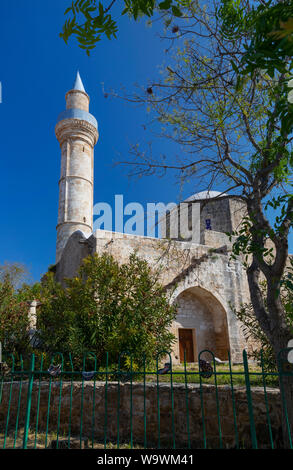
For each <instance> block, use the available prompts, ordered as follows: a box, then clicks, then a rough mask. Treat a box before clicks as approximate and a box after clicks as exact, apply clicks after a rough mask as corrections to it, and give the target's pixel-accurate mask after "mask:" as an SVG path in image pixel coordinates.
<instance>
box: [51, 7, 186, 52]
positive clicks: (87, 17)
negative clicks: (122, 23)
mask: <svg viewBox="0 0 293 470" xmlns="http://www.w3.org/2000/svg"><path fill="white" fill-rule="evenodd" d="M103 3H105V2H100V1H96V0H74V1H73V2H72V4H71V6H69V7H68V8H67V9H66V11H65V15H69V18H68V19H67V20H66V21H65V23H64V26H63V31H62V33H60V36H61V37H62V38H63V39H64V41H65V42H66V43H67V41H68V39H69V37H70V36H72V35H73V36H75V37H76V38H77V40H78V43H79V47H81V48H82V49H85V51H86V52H87V54H88V55H89V54H90V51H91V50H92V49H94V48H95V46H96V44H97V42H99V41H100V40H101V37H102V35H104V34H105V35H106V37H107V38H108V39H111V38H112V37H114V38H116V33H117V31H118V27H117V21H116V20H114V19H113V17H112V15H111V13H110V11H111V10H112V11H113V7H114V6H115V5H117V3H118V2H117V1H116V0H112V1H110V0H109V2H107V6H105V5H103ZM121 3H124V6H123V5H122V7H121V6H120V4H121ZM189 3H191V0H163V1H161V2H159V3H158V2H156V1H155V0H124V2H120V4H119V13H120V15H125V14H128V15H129V16H130V17H132V18H134V19H135V20H137V19H138V18H140V17H141V16H147V17H151V16H153V15H154V12H155V10H157V11H159V12H161V13H163V12H170V13H171V15H172V16H175V17H180V16H181V15H182V12H181V5H186V4H189ZM117 10H118V8H117ZM119 13H118V15H119Z"/></svg>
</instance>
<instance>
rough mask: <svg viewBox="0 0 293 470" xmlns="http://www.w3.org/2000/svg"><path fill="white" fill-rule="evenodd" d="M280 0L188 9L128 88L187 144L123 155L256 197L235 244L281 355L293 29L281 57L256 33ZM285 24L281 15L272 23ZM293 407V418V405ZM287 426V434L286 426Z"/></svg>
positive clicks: (292, 388)
mask: <svg viewBox="0 0 293 470" xmlns="http://www.w3.org/2000/svg"><path fill="white" fill-rule="evenodd" d="M276 3H279V2H263V1H260V2H255V1H243V2H242V1H241V2H240V1H235V2H228V1H227V2H215V3H214V2H213V3H209V4H208V5H207V4H205V2H204V1H197V2H193V4H192V5H191V6H188V7H186V8H184V9H183V18H182V20H181V24H180V27H179V31H178V35H177V37H178V38H179V39H180V38H182V37H184V39H185V41H184V45H183V46H182V45H181V48H180V49H178V50H177V53H176V55H175V57H173V58H171V59H170V62H169V65H168V66H167V67H166V68H165V69H164V70H163V79H162V80H161V81H158V80H156V82H155V83H152V84H150V85H149V87H148V88H147V90H145V89H144V90H143V91H142V92H141V91H139V92H138V93H137V94H136V95H135V96H133V95H132V96H131V97H128V96H126V98H128V99H131V100H133V101H136V102H137V103H141V104H143V105H145V104H147V105H148V107H149V108H150V109H151V111H152V113H153V115H154V117H155V118H156V121H155V120H154V119H153V120H152V121H151V122H154V121H155V122H157V123H159V124H161V129H162V132H161V136H162V137H167V138H169V139H171V140H172V141H173V142H174V143H176V144H179V146H180V156H176V158H173V157H172V155H161V156H160V157H157V158H155V156H154V155H155V151H154V149H151V152H148V151H147V150H145V149H141V145H140V144H136V145H133V146H132V149H131V153H132V156H133V159H132V160H128V161H125V162H123V163H125V164H127V165H132V166H133V167H134V168H135V170H134V172H135V174H137V173H139V174H141V175H143V174H145V175H148V174H154V173H155V172H161V173H162V172H167V171H174V170H175V171H178V174H179V175H180V181H181V182H184V181H189V182H190V181H191V180H192V178H194V180H195V181H196V187H198V186H199V185H202V186H203V185H204V186H205V187H208V188H213V187H215V185H217V187H218V186H219V185H220V186H221V187H222V188H223V192H226V193H230V194H232V195H234V196H237V197H238V198H239V200H242V201H243V203H245V204H246V206H247V217H246V218H245V219H244V220H243V223H242V225H241V226H240V227H239V229H238V230H237V231H236V232H234V233H233V234H231V236H234V237H236V242H235V243H234V248H233V252H234V256H237V257H238V256H242V257H243V261H244V266H245V268H246V271H247V279H248V285H249V291H250V296H251V301H252V306H253V311H254V315H255V317H256V319H257V321H258V323H259V325H260V328H261V330H262V331H263V333H264V334H265V336H266V337H267V338H268V340H269V342H270V344H271V346H272V348H273V350H274V354H275V357H276V356H277V355H278V353H279V351H280V350H281V349H283V348H286V347H287V344H288V341H289V340H290V339H291V338H292V327H291V325H288V322H287V316H286V311H285V309H284V305H283V303H282V300H281V296H280V290H281V284H282V278H283V276H284V273H285V270H286V264H287V262H288V235H289V231H290V229H291V227H292V219H293V195H292V192H291V182H292V163H293V153H292V139H293V137H292V131H293V105H292V104H291V103H289V102H288V91H289V88H288V81H289V80H290V78H291V77H292V75H293V73H292V68H293V61H292V55H291V56H290V57H289V58H287V60H285V61H284V55H285V52H286V51H287V52H288V48H287V46H288V41H289V43H290V36H288V37H287V36H286V43H285V41H284V38H283V39H281V42H282V41H283V42H282V47H283V48H285V49H286V50H285V49H284V51H285V52H284V53H282V54H283V55H282V54H281V55H280V57H279V58H278V54H277V51H278V50H279V49H280V48H281V46H280V39H272V38H274V37H275V36H269V38H270V39H269V41H271V42H272V44H273V46H275V49H274V51H275V52H274V54H273V55H272V57H271V58H270V52H269V53H268V59H267V62H266V56H265V55H264V54H265V52H264V51H265V47H264V50H263V55H258V49H257V47H259V48H260V47H261V43H260V42H259V41H258V40H257V39H255V38H254V37H253V32H254V31H255V33H256V34H257V33H258V31H259V25H260V24H262V20H261V19H260V18H259V17H258V13H257V12H256V13H253V14H252V11H254V10H253V8H255V7H256V6H257V5H262V6H263V7H264V8H263V11H264V12H267V13H268V15H269V13H270V12H269V9H270V8H271V7H272V6H273V5H274V4H276ZM232 4H233V5H234V6H235V5H236V6H237V5H240V6H241V8H240V10H239V9H238V10H237V9H236V13H237V15H238V16H237V17H236V20H237V24H238V29H237V28H236V27H235V28H234V34H233V36H232V30H233V28H232V27H231V34H228V33H227V30H228V26H229V21H230V20H229V18H231V11H230V10H229V8H230V7H231V5H232ZM284 4H286V5H287V4H288V2H284ZM220 7H222V10H221V9H220ZM228 7H229V8H228ZM225 8H226V10H225ZM232 13H233V12H232ZM234 13H235V10H234ZM234 13H233V14H234ZM238 13H239V14H238ZM261 14H264V13H263V12H262V11H261V13H259V15H261ZM225 15H226V16H225ZM229 15H230V16H229ZM253 15H255V16H253ZM252 16H253V22H252V20H251V17H252ZM185 17H188V18H189V22H188V24H187V23H185V22H184V21H185V20H184V18H185ZM280 17H281V16H279V18H280ZM227 18H228V19H227ZM236 20H235V21H234V24H235V22H236ZM225 22H226V23H225ZM247 24H248V25H249V27H248V28H247V27H246V26H247ZM275 27H276V23H275V22H274V23H272V24H271V29H270V28H269V27H268V26H267V30H268V31H270V32H272V31H275ZM253 28H254V29H253ZM228 32H229V31H228ZM263 34H264V33H263ZM180 44H182V42H181V43H180ZM289 45H290V44H289ZM254 47H255V48H256V49H253V48H254ZM288 47H289V46H288ZM278 48H279V49H278ZM282 50H283V49H282ZM254 55H255V58H256V59H255V61H254V62H252V59H251V58H252V57H253V56H254ZM264 65H267V68H263V67H264ZM156 132H157V128H156ZM268 211H270V217H269V218H268ZM263 280H265V281H266V290H265V292H264V291H263V290H262V289H261V282H262V281H263ZM291 288H292V284H291ZM285 382H286V383H285ZM284 386H285V387H284V388H285V390H286V391H285V396H286V398H287V403H291V404H292V403H293V384H292V383H290V380H289V379H288V380H287V381H286V380H284ZM290 410H291V411H290V413H291V415H290V422H291V423H292V424H293V406H291V408H290ZM284 434H285V439H286V429H285V428H284Z"/></svg>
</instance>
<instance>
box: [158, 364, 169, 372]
mask: <svg viewBox="0 0 293 470" xmlns="http://www.w3.org/2000/svg"><path fill="white" fill-rule="evenodd" d="M170 370H171V364H170V362H166V363H165V365H164V367H163V369H160V370H158V374H160V375H164V374H168V372H170Z"/></svg>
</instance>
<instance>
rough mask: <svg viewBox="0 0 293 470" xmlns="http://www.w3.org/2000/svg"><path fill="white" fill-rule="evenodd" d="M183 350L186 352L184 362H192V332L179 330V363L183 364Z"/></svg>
mask: <svg viewBox="0 0 293 470" xmlns="http://www.w3.org/2000/svg"><path fill="white" fill-rule="evenodd" d="M184 350H185V351H186V353H185V354H186V356H185V357H186V362H194V351H193V338H192V330H191V329H187V328H179V353H180V362H184Z"/></svg>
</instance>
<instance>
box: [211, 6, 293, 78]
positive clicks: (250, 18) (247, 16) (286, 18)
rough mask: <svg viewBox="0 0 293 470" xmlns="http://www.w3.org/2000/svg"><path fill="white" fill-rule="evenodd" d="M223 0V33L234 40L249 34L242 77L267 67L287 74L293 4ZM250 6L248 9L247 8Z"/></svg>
mask: <svg viewBox="0 0 293 470" xmlns="http://www.w3.org/2000/svg"><path fill="white" fill-rule="evenodd" d="M249 3H250V5H248V2H247V1H246V0H221V2H220V8H219V16H220V17H221V19H222V28H221V33H222V35H223V36H224V37H225V39H228V40H229V41H232V42H234V40H236V41H237V40H238V39H239V38H240V37H241V36H243V35H244V36H247V33H249V35H250V40H249V42H248V43H247V44H246V47H245V49H244V51H243V55H242V58H241V60H240V63H239V64H238V65H237V66H236V64H235V63H234V65H235V68H236V69H237V72H238V75H239V78H240V77H241V76H242V77H243V76H245V75H247V74H253V73H254V72H255V71H256V70H260V69H263V70H266V71H267V73H268V74H269V75H270V76H271V77H273V76H274V74H275V73H277V72H279V73H287V72H288V68H287V64H288V61H291V60H292V53H293V4H292V1H291V0H287V1H286V0H285V1H280V0H276V1H272V0H270V1H259V2H249ZM248 6H249V8H248Z"/></svg>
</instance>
